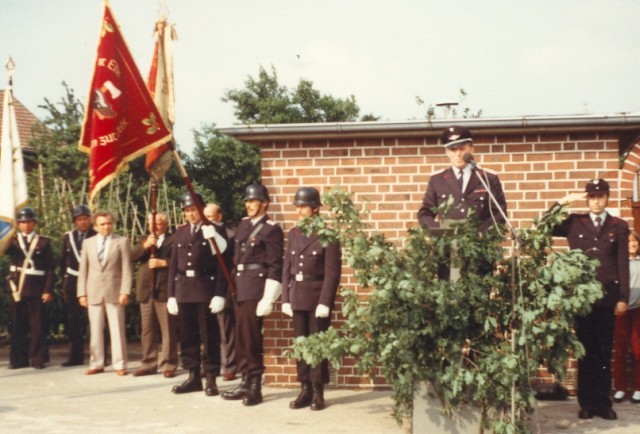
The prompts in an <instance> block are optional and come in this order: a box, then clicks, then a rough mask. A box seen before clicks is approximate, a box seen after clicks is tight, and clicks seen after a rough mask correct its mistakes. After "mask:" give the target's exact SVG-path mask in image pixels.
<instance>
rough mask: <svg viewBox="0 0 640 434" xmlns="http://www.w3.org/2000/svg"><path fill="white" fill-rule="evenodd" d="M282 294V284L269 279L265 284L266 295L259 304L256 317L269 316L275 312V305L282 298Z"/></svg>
mask: <svg viewBox="0 0 640 434" xmlns="http://www.w3.org/2000/svg"><path fill="white" fill-rule="evenodd" d="M281 293H282V283H280V282H278V281H277V280H273V279H267V280H266V281H265V282H264V295H263V296H262V300H260V301H259V302H258V307H257V308H256V315H258V316H267V315H269V314H270V313H271V312H272V311H273V303H275V301H276V300H277V299H278V297H280V294H281Z"/></svg>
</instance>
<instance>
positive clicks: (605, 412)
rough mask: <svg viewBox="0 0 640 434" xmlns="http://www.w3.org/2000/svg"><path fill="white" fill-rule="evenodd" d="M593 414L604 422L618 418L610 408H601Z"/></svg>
mask: <svg viewBox="0 0 640 434" xmlns="http://www.w3.org/2000/svg"><path fill="white" fill-rule="evenodd" d="M594 413H595V414H596V415H598V416H600V417H601V418H603V419H604V420H616V419H617V418H618V415H617V414H616V412H615V411H613V410H612V409H610V408H603V409H602V410H598V411H596V412H594Z"/></svg>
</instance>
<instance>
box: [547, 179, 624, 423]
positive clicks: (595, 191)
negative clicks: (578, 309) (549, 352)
mask: <svg viewBox="0 0 640 434" xmlns="http://www.w3.org/2000/svg"><path fill="white" fill-rule="evenodd" d="M585 199H586V204H587V207H588V208H589V213H588V214H579V213H572V214H570V215H569V216H568V217H567V218H566V219H565V220H564V221H562V223H560V224H559V225H558V226H556V227H555V228H554V230H553V235H554V236H558V237H565V238H566V239H567V241H568V242H569V248H571V249H580V250H582V251H583V252H584V253H585V254H586V255H587V256H589V257H592V258H597V259H598V260H599V261H600V265H599V267H598V268H597V269H596V275H595V278H596V279H597V280H598V281H599V282H600V283H601V284H602V287H603V288H604V292H605V294H604V297H603V298H601V299H600V300H598V301H596V302H595V303H594V304H593V306H592V310H591V312H590V313H589V314H588V315H587V316H584V317H579V318H577V320H576V335H577V337H578V339H579V340H580V342H581V343H582V345H583V346H584V349H585V356H584V357H583V358H582V359H580V360H579V361H578V403H579V404H580V412H579V413H578V417H579V418H581V419H591V418H593V416H594V415H596V416H600V417H601V418H603V419H607V420H614V419H617V415H616V412H615V411H613V408H612V406H613V404H612V402H611V399H610V398H609V393H610V392H611V351H612V345H613V330H614V325H615V316H616V315H621V314H623V313H624V312H625V311H626V310H627V304H628V302H629V248H628V246H629V225H628V224H627V222H626V221H624V220H622V219H620V218H617V217H614V216H612V215H611V214H609V213H608V212H607V210H606V207H607V205H608V203H609V183H608V182H607V181H605V180H604V179H592V180H590V181H588V182H587V184H586V187H585V192H584V193H571V194H569V195H567V196H565V197H564V198H562V199H561V200H560V202H559V203H561V204H571V203H573V202H575V201H582V200H585ZM557 206H559V204H558V203H556V204H555V205H554V206H553V207H552V208H551V209H552V210H553V208H554V207H557Z"/></svg>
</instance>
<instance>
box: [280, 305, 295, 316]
mask: <svg viewBox="0 0 640 434" xmlns="http://www.w3.org/2000/svg"><path fill="white" fill-rule="evenodd" d="M282 313H283V314H285V315H286V316H288V317H292V316H293V309H291V303H282Z"/></svg>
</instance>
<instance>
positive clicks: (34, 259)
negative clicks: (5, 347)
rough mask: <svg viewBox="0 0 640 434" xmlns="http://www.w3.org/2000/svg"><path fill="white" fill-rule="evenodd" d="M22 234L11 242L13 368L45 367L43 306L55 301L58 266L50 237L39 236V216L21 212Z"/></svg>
mask: <svg viewBox="0 0 640 434" xmlns="http://www.w3.org/2000/svg"><path fill="white" fill-rule="evenodd" d="M17 222H18V231H17V232H16V234H15V235H14V236H13V238H12V239H11V243H10V244H9V248H8V249H7V254H8V255H9V257H10V266H9V279H8V280H9V287H10V289H11V294H12V299H11V322H12V327H11V349H10V355H9V367H10V368H11V369H17V368H24V367H26V366H32V367H34V368H36V369H42V368H44V360H43V358H44V350H45V347H44V342H45V338H46V336H43V330H42V304H43V303H50V302H51V301H53V280H54V279H53V278H54V269H55V264H54V262H53V252H52V250H51V242H50V241H49V238H47V237H43V236H40V235H38V234H37V233H36V232H35V231H34V229H35V226H36V222H37V220H36V213H35V211H34V210H33V209H31V208H22V209H21V210H20V211H18V218H17Z"/></svg>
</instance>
